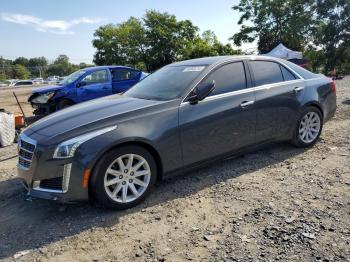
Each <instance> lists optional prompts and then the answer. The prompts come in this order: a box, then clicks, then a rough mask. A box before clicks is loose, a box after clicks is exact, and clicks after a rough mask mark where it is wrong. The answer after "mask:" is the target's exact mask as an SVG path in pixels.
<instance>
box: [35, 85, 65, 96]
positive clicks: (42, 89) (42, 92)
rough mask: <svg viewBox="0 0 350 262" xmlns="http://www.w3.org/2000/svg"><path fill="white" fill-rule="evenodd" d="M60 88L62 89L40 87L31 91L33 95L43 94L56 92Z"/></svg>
mask: <svg viewBox="0 0 350 262" xmlns="http://www.w3.org/2000/svg"><path fill="white" fill-rule="evenodd" d="M62 88H63V86H45V87H41V88H35V89H34V90H33V94H34V93H38V94H45V93H47V92H51V91H57V90H60V89H62Z"/></svg>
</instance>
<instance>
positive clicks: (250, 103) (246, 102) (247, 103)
mask: <svg viewBox="0 0 350 262" xmlns="http://www.w3.org/2000/svg"><path fill="white" fill-rule="evenodd" d="M252 104H254V101H244V102H242V103H241V107H242V108H245V107H247V106H250V105H252Z"/></svg>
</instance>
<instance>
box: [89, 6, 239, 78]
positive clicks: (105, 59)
mask: <svg viewBox="0 0 350 262" xmlns="http://www.w3.org/2000/svg"><path fill="white" fill-rule="evenodd" d="M198 31H199V29H198V27H196V26H195V25H193V24H192V22H191V21H189V20H181V21H178V20H177V19H176V17H175V16H174V15H171V14H168V13H160V12H157V11H153V10H152V11H147V12H146V14H145V16H144V17H143V18H142V19H137V18H135V17H131V18H129V19H128V20H127V21H126V22H124V23H120V24H117V25H113V24H108V25H105V26H102V27H100V28H98V29H97V30H96V32H95V34H94V40H93V42H92V43H93V46H94V47H95V48H96V49H97V50H96V53H95V56H94V62H95V63H96V64H98V65H105V64H119V65H129V66H133V67H138V68H140V69H146V70H147V71H150V72H152V71H154V70H157V69H158V68H160V67H162V66H164V65H167V64H169V63H172V62H175V61H179V60H183V59H187V58H196V57H203V56H208V55H228V54H235V53H236V51H235V50H233V49H232V47H231V46H230V45H229V44H227V45H223V44H221V43H220V42H219V41H218V40H217V38H216V36H215V34H214V33H212V32H208V33H204V34H203V35H202V36H199V34H198ZM206 34H208V35H206Z"/></svg>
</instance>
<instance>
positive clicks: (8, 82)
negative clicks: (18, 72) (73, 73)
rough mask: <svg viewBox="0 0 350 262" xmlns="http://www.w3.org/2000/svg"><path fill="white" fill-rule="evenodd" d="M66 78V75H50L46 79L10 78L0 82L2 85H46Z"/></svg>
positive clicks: (0, 85)
mask: <svg viewBox="0 0 350 262" xmlns="http://www.w3.org/2000/svg"><path fill="white" fill-rule="evenodd" d="M63 80H64V77H58V76H54V77H48V78H47V79H44V78H42V77H37V78H32V79H26V80H20V79H9V80H5V81H1V82H0V87H11V86H33V85H45V84H57V83H59V82H61V81H63Z"/></svg>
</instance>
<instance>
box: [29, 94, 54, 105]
mask: <svg viewBox="0 0 350 262" xmlns="http://www.w3.org/2000/svg"><path fill="white" fill-rule="evenodd" d="M54 95H55V92H54V91H52V92H47V93H45V94H41V95H39V96H37V97H36V98H34V99H33V100H32V101H31V102H32V103H37V104H45V103H47V102H48V101H49V100H50V99H51V98H52V97H53V96H54Z"/></svg>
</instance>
